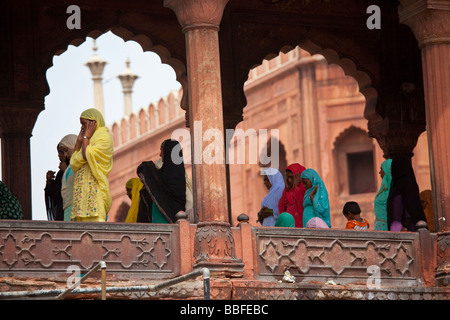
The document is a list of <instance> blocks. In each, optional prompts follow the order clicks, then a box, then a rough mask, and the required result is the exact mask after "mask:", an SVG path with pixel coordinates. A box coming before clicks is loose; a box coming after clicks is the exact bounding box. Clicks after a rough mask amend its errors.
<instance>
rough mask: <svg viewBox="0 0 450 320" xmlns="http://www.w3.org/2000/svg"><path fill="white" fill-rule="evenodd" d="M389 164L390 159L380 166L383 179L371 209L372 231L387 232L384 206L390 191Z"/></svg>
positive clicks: (390, 176)
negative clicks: (372, 214) (373, 214)
mask: <svg viewBox="0 0 450 320" xmlns="http://www.w3.org/2000/svg"><path fill="white" fill-rule="evenodd" d="M391 163H392V159H387V160H384V161H383V163H382V164H381V168H382V169H383V171H384V177H383V179H382V180H381V185H380V189H379V190H378V193H377V195H376V196H375V200H374V202H373V208H374V211H375V226H374V230H383V231H387V230H388V225H387V209H386V204H387V199H388V197H389V191H390V190H391V181H392V175H391Z"/></svg>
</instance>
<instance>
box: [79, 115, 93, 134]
mask: <svg viewBox="0 0 450 320" xmlns="http://www.w3.org/2000/svg"><path fill="white" fill-rule="evenodd" d="M90 121H91V120H88V119H84V118H80V123H81V130H82V131H83V132H84V131H86V126H87V124H88V123H89V122H90Z"/></svg>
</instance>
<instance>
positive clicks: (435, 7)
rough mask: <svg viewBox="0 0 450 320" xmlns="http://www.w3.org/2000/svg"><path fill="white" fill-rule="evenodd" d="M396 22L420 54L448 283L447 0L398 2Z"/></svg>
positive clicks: (441, 262)
mask: <svg viewBox="0 0 450 320" xmlns="http://www.w3.org/2000/svg"><path fill="white" fill-rule="evenodd" d="M400 3H401V5H400V6H399V17H400V22H401V23H404V24H406V25H408V26H409V27H410V28H411V30H412V31H413V33H414V35H415V37H416V39H417V41H418V43H419V47H420V49H421V53H422V69H423V81H424V89H425V109H426V119H427V136H428V144H429V147H430V169H431V180H432V189H433V196H434V201H433V206H434V208H435V217H436V220H437V222H438V226H437V227H438V231H439V233H438V268H437V271H436V279H437V282H438V283H440V284H443V285H445V284H447V285H448V284H449V283H450V248H449V246H448V244H450V151H449V150H450V139H449V137H450V104H449V101H450V78H449V70H450V23H449V21H450V0H441V1H435V0H403V1H400Z"/></svg>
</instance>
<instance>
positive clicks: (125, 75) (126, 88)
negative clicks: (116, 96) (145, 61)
mask: <svg viewBox="0 0 450 320" xmlns="http://www.w3.org/2000/svg"><path fill="white" fill-rule="evenodd" d="M125 63H126V68H125V70H124V71H123V72H122V74H120V75H118V76H117V77H118V78H119V79H120V81H121V82H122V88H123V99H124V116H125V117H129V116H130V115H131V112H132V110H133V105H132V104H131V93H132V91H133V90H132V89H133V84H134V81H135V80H136V79H137V78H138V76H137V75H135V74H134V73H133V72H132V71H131V69H130V59H127V61H126V62H125Z"/></svg>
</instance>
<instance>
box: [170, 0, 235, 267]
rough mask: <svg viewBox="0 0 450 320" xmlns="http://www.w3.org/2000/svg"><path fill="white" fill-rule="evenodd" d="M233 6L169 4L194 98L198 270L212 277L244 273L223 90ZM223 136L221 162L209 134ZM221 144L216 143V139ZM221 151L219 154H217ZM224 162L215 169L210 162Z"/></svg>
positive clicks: (215, 0) (191, 0) (210, 1)
mask: <svg viewBox="0 0 450 320" xmlns="http://www.w3.org/2000/svg"><path fill="white" fill-rule="evenodd" d="M227 2H228V0H203V1H198V0H165V1H164V6H165V7H168V8H170V9H172V10H173V11H174V12H175V14H176V15H177V18H178V21H179V23H180V24H181V26H182V27H183V32H184V33H185V38H186V59H187V73H188V93H189V121H190V126H191V132H192V134H193V137H192V140H191V141H192V142H193V143H192V149H193V159H192V160H193V176H194V177H193V180H194V190H195V191H194V202H195V206H194V208H195V210H196V212H197V214H198V217H199V223H198V225H197V233H196V236H195V242H194V259H195V261H194V268H198V267H203V266H204V267H208V268H210V269H211V271H212V272H218V273H226V274H231V273H235V272H238V273H239V272H242V267H243V265H242V263H241V261H240V260H238V259H237V258H236V255H235V244H234V239H233V235H232V234H231V230H230V224H229V222H228V221H227V220H228V218H227V216H228V209H227V196H228V195H227V185H226V167H225V151H224V146H223V141H224V138H223V137H224V136H225V135H224V128H223V111H222V90H221V76H220V56H219V39H218V31H219V24H220V21H221V19H222V14H223V10H224V8H225V5H226V4H227ZM208 132H210V133H211V132H216V133H220V134H221V135H222V137H219V139H220V141H219V143H220V145H221V150H220V151H219V156H217V154H215V153H214V154H213V153H210V152H206V153H205V152H204V151H205V150H206V148H207V147H208V146H209V145H211V143H212V141H213V140H211V141H203V138H206V136H205V133H208ZM216 139H217V138H216ZM216 151H217V150H216ZM207 155H212V156H214V158H215V159H216V160H217V159H220V160H218V161H212V163H210V162H209V161H208V160H209V159H205V156H207Z"/></svg>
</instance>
